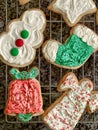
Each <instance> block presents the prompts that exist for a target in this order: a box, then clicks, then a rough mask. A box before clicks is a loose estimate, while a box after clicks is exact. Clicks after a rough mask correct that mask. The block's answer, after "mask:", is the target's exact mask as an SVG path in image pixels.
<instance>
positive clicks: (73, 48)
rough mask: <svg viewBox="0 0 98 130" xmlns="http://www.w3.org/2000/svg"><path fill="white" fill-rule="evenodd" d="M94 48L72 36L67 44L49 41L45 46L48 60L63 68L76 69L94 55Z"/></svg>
mask: <svg viewBox="0 0 98 130" xmlns="http://www.w3.org/2000/svg"><path fill="white" fill-rule="evenodd" d="M93 51H94V48H92V46H89V45H88V44H86V43H85V42H83V41H82V39H81V38H80V37H78V36H76V35H74V34H72V35H71V36H70V37H69V39H68V40H67V42H66V43H65V44H63V45H62V44H60V43H58V42H57V41H51V40H49V41H48V42H47V44H46V45H45V46H44V49H43V53H44V56H45V57H46V59H48V60H49V61H51V62H54V63H56V64H58V65H62V66H70V67H75V66H79V65H81V64H83V63H84V62H85V61H86V60H87V59H88V58H89V56H90V55H91V54H92V53H93Z"/></svg>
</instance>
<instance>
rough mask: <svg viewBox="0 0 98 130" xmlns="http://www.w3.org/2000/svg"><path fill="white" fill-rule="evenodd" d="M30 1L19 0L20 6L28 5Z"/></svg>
mask: <svg viewBox="0 0 98 130" xmlns="http://www.w3.org/2000/svg"><path fill="white" fill-rule="evenodd" d="M29 1H30V0H19V3H20V5H24V4H26V3H28V2H29Z"/></svg>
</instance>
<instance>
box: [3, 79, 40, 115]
mask: <svg viewBox="0 0 98 130" xmlns="http://www.w3.org/2000/svg"><path fill="white" fill-rule="evenodd" d="M41 111H42V100H41V94H40V85H39V83H38V81H37V80H36V79H28V80H14V81H13V82H11V84H10V88H9V99H8V102H7V105H6V108H5V113H6V114H28V113H32V114H35V113H39V112H41Z"/></svg>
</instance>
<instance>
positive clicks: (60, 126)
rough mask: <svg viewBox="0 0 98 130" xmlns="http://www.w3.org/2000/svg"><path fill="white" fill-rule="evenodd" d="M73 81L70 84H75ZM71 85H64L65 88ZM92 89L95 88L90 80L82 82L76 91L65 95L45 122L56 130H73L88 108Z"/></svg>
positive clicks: (45, 118)
mask: <svg viewBox="0 0 98 130" xmlns="http://www.w3.org/2000/svg"><path fill="white" fill-rule="evenodd" d="M71 78H72V77H71ZM73 81H75V79H73ZM73 81H72V83H71V80H70V84H73ZM68 82H69V81H68ZM66 83H67V80H66ZM70 84H69V83H67V84H65V83H64V86H65V87H66V88H70ZM74 85H75V84H74ZM77 86H78V89H77ZM92 89H93V87H92V84H91V83H90V81H89V80H84V81H82V82H81V84H80V86H79V85H78V84H76V89H74V91H73V90H71V91H69V92H68V93H67V94H65V96H64V97H63V98H62V99H61V100H60V101H59V102H58V103H57V104H56V105H54V107H53V108H52V109H51V110H49V112H48V113H47V114H46V115H45V117H44V121H45V122H46V123H47V124H48V125H49V126H50V128H51V129H54V130H73V129H74V127H75V126H76V124H77V123H78V121H79V119H80V117H81V115H82V114H83V112H84V110H85V108H86V105H87V101H89V99H90V93H91V91H92Z"/></svg>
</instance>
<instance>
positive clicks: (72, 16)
mask: <svg viewBox="0 0 98 130" xmlns="http://www.w3.org/2000/svg"><path fill="white" fill-rule="evenodd" d="M48 9H49V10H51V11H54V12H55V13H58V14H61V15H62V16H63V18H64V20H65V22H66V23H67V24H68V26H70V27H72V26H74V25H75V24H76V23H78V22H79V20H80V19H81V18H82V17H83V16H85V15H87V14H91V13H94V12H96V10H97V9H96V5H95V3H94V1H93V0H53V2H52V3H51V4H50V5H49V6H48Z"/></svg>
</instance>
